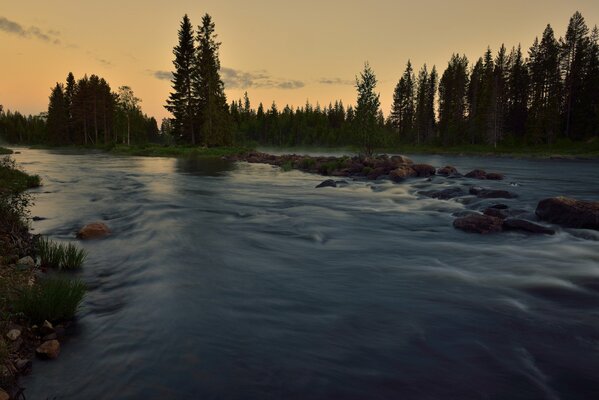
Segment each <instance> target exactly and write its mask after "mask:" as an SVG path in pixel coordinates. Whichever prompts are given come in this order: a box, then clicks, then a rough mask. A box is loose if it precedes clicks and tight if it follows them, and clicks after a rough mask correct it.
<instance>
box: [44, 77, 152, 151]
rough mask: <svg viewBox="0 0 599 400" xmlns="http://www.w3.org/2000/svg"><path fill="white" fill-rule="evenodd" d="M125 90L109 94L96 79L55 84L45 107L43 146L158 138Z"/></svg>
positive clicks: (102, 81) (149, 120)
mask: <svg viewBox="0 0 599 400" xmlns="http://www.w3.org/2000/svg"><path fill="white" fill-rule="evenodd" d="M140 101H141V100H140V99H138V98H137V97H135V95H134V93H133V90H132V89H131V88H130V87H128V86H121V87H119V88H118V90H117V91H116V92H113V91H112V89H111V88H110V85H109V84H108V82H107V81H106V80H105V79H104V78H101V77H99V76H97V75H90V76H89V77H88V76H87V75H85V76H84V77H82V78H80V79H79V80H76V79H75V77H74V75H73V74H72V73H69V74H68V76H67V79H66V83H65V84H63V83H56V86H54V88H52V91H51V93H50V101H49V104H48V114H47V126H46V131H47V132H46V142H47V143H49V144H54V145H70V144H76V145H101V144H103V145H108V144H111V143H124V144H131V143H144V142H146V141H148V140H156V139H157V138H158V134H159V131H158V125H157V123H156V120H155V119H154V118H153V117H147V116H146V115H144V114H143V113H142V111H141V107H140V106H139V103H140Z"/></svg>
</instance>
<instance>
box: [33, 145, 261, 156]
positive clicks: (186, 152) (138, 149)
mask: <svg viewBox="0 0 599 400" xmlns="http://www.w3.org/2000/svg"><path fill="white" fill-rule="evenodd" d="M29 147H30V148H32V149H47V150H65V151H77V150H79V151H96V152H97V151H101V152H106V153H111V154H116V155H128V156H141V157H225V156H232V155H238V154H243V153H246V152H248V151H251V150H252V149H251V148H249V147H242V146H238V147H201V146H167V145H160V144H153V143H149V144H144V145H132V146H127V145H124V144H110V145H106V146H104V145H100V146H48V145H33V146H29Z"/></svg>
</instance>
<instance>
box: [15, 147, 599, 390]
mask: <svg viewBox="0 0 599 400" xmlns="http://www.w3.org/2000/svg"><path fill="white" fill-rule="evenodd" d="M19 150H20V151H21V153H20V154H16V155H15V159H16V160H17V161H18V162H19V163H20V164H21V165H22V166H23V168H24V169H25V170H26V171H28V172H32V173H36V174H39V175H40V176H41V177H42V179H43V184H44V185H43V186H42V187H41V188H39V189H36V190H34V194H35V197H36V203H35V206H34V207H33V208H32V215H33V216H39V217H43V218H45V219H43V220H40V221H35V222H33V223H32V226H33V228H34V232H35V233H43V234H45V235H48V236H49V237H50V238H52V239H54V240H57V241H73V240H74V235H75V232H76V230H77V229H78V228H79V227H81V226H82V225H84V224H86V223H89V222H93V221H97V220H101V221H104V222H106V223H107V224H108V225H109V226H110V227H111V229H112V230H113V235H111V236H110V237H109V238H107V239H105V240H99V241H89V242H81V243H80V244H81V246H82V247H84V248H85V249H86V250H87V251H88V253H89V257H88V260H87V262H86V264H85V266H84V268H83V269H82V270H81V272H78V273H76V274H75V275H76V276H78V277H80V278H81V279H83V280H84V281H85V282H86V283H87V285H88V286H89V292H88V294H87V297H86V299H85V301H84V304H83V306H82V308H81V310H80V312H79V314H78V315H79V317H78V322H77V324H76V329H74V331H73V332H72V335H70V336H69V337H68V339H67V340H66V341H65V342H63V346H62V351H61V354H60V357H59V359H58V360H57V361H53V362H42V361H36V362H35V363H34V372H33V374H32V375H30V376H29V377H27V378H25V379H23V380H22V384H23V385H24V386H25V388H26V392H25V394H26V395H27V398H28V399H30V400H31V399H33V400H35V399H46V398H54V399H591V398H599V374H598V372H599V234H598V232H592V231H583V230H564V229H559V228H558V232H557V234H556V235H553V236H548V235H526V234H523V233H500V234H492V235H476V234H468V233H464V232H461V231H456V230H455V229H454V228H453V227H452V221H453V219H454V217H453V216H452V215H451V214H452V213H455V212H459V211H461V210H464V209H466V208H467V207H474V208H480V207H482V206H483V205H484V204H494V203H497V201H494V200H485V201H484V203H479V204H475V205H472V204H470V205H469V206H466V205H464V204H462V203H460V202H457V201H452V200H450V201H443V200H435V199H428V198H422V196H419V195H418V194H417V192H418V191H420V190H424V189H430V188H444V187H449V186H455V185H459V184H465V183H473V181H469V180H461V182H460V181H457V180H449V179H445V178H436V179H434V180H433V182H427V181H426V180H425V179H415V180H411V181H409V182H407V183H402V184H393V183H391V182H388V181H387V182H383V181H381V182H374V183H373V182H349V184H348V185H346V186H344V187H338V188H323V189H315V188H314V187H315V185H316V184H318V183H319V182H321V181H322V180H323V179H324V178H323V177H321V176H316V175H310V174H305V173H302V172H299V171H291V172H283V171H281V170H279V169H278V168H276V167H271V166H268V165H262V164H247V163H238V164H231V163H228V162H225V161H220V160H218V161H210V162H208V161H197V160H195V161H193V160H177V159H173V158H143V157H118V156H113V155H108V154H102V153H93V154H67V153H61V152H57V151H47V150H30V149H19ZM413 158H414V159H415V160H416V161H420V162H427V163H431V164H433V165H436V166H442V165H446V164H451V165H454V166H456V167H457V168H458V170H460V171H462V172H467V171H468V170H470V169H473V168H483V169H486V170H488V171H497V172H501V173H504V174H505V175H506V179H505V180H504V181H499V182H484V181H483V182H482V183H484V186H486V187H492V188H503V189H507V190H511V191H513V192H514V193H516V194H517V195H518V198H516V199H510V200H501V201H500V202H502V203H506V204H509V205H510V207H512V208H522V209H525V210H527V211H528V212H530V213H532V212H534V209H535V206H536V204H537V202H538V201H539V200H541V199H543V198H546V197H551V196H556V195H567V196H572V197H576V198H580V199H587V200H599V181H598V180H597V174H598V173H599V162H598V161H562V160H560V161H555V160H553V161H549V160H545V161H542V160H516V159H507V158H477V157H457V156H456V157H449V156H414V157H413ZM478 183H479V184H480V182H478Z"/></svg>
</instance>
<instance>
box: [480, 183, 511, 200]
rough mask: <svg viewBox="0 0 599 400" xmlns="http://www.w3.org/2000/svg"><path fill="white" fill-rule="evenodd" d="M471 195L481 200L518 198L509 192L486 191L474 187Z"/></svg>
mask: <svg viewBox="0 0 599 400" xmlns="http://www.w3.org/2000/svg"><path fill="white" fill-rule="evenodd" d="M470 194H472V195H474V196H476V197H478V198H480V199H513V198H515V197H517V196H516V195H515V194H514V193H512V192H508V191H507V190H496V189H485V188H482V187H480V186H472V187H471V188H470Z"/></svg>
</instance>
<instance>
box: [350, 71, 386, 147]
mask: <svg viewBox="0 0 599 400" xmlns="http://www.w3.org/2000/svg"><path fill="white" fill-rule="evenodd" d="M376 83H377V81H376V76H375V75H374V72H373V71H372V68H370V65H369V64H368V62H366V63H365V64H364V70H363V71H362V72H361V73H360V76H359V77H356V89H357V91H358V100H357V103H356V110H355V120H354V127H355V132H356V134H357V139H358V143H359V144H360V146H361V147H362V152H363V154H364V155H365V156H368V157H369V156H372V154H373V153H374V149H375V147H376V146H377V145H378V144H379V142H380V137H379V135H380V129H379V123H378V116H379V107H380V104H381V102H380V95H379V94H377V93H375V91H374V90H375V88H376Z"/></svg>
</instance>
